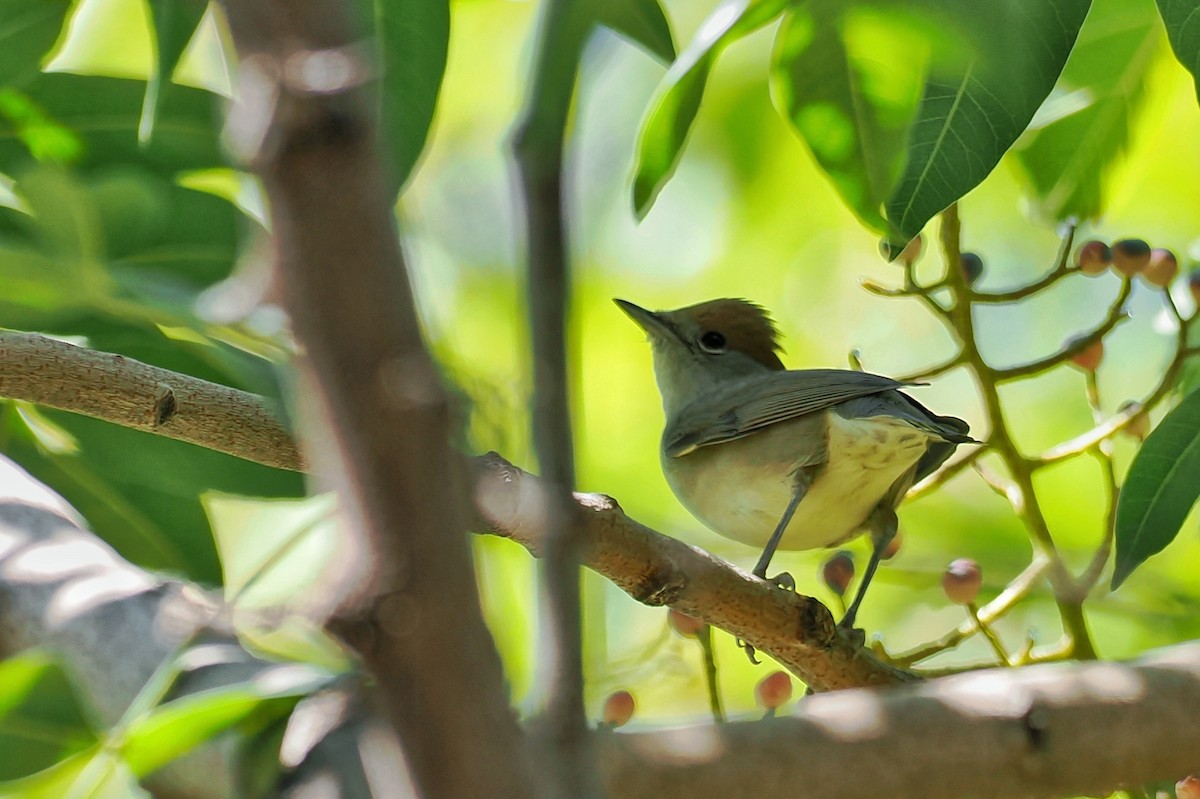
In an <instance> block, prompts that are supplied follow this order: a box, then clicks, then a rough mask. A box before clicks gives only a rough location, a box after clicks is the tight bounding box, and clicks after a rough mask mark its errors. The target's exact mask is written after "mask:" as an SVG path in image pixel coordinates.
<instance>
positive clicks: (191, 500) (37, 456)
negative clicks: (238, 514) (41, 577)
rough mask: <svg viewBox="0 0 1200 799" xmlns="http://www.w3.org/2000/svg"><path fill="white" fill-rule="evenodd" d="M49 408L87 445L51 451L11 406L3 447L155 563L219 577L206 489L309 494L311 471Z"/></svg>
mask: <svg viewBox="0 0 1200 799" xmlns="http://www.w3.org/2000/svg"><path fill="white" fill-rule="evenodd" d="M5 407H8V408H10V409H11V407H12V406H11V405H7V406H5ZM42 413H43V414H44V415H45V416H46V417H47V418H49V419H50V420H51V421H53V422H54V424H55V425H57V426H59V427H61V428H62V429H63V430H65V431H66V432H67V433H68V434H70V435H71V436H72V437H74V438H75V439H76V440H77V441H78V442H79V452H78V454H74V455H72V454H64V453H59V452H52V451H48V450H46V449H45V448H43V447H42V446H41V445H40V443H39V441H38V439H37V438H36V437H35V436H34V435H33V433H31V432H30V431H29V429H28V428H27V427H26V426H25V423H24V421H23V420H22V418H21V417H20V416H18V415H17V414H16V413H14V412H11V411H9V412H7V413H5V414H3V415H2V416H0V420H2V421H3V424H0V451H2V452H4V453H5V454H6V455H8V456H9V457H11V458H12V459H13V460H15V461H17V462H18V463H20V464H21V465H22V466H23V467H24V468H25V469H27V470H29V472H30V473H31V474H32V475H33V476H34V477H36V478H37V479H39V480H41V481H42V482H45V483H47V484H48V485H50V486H53V488H54V489H55V490H56V491H58V492H59V493H60V494H62V495H63V496H64V497H65V498H66V499H67V501H68V502H70V503H71V505H73V506H74V507H75V508H77V509H78V510H79V512H80V513H81V514H83V516H84V518H86V519H87V520H88V523H89V524H90V525H91V527H92V529H94V530H95V531H96V533H97V534H98V535H100V537H101V538H103V539H104V540H105V541H107V542H108V543H109V544H110V545H112V546H113V547H114V548H115V549H116V550H117V551H118V552H119V553H120V554H121V555H122V556H123V557H125V558H126V559H128V560H130V561H132V562H134V563H137V564H139V565H141V566H144V567H146V568H152V569H168V570H171V571H174V572H177V573H179V574H182V575H184V576H186V577H189V578H191V579H194V580H197V581H200V582H203V583H207V584H210V585H218V584H220V580H221V572H220V563H219V560H218V558H217V553H216V548H215V546H214V544H213V539H212V533H211V531H210V528H209V525H208V520H207V518H206V516H205V515H204V509H203V507H202V505H201V503H200V497H201V495H202V494H204V493H205V492H206V491H211V490H217V491H224V492H228V493H233V492H235V491H244V492H247V493H252V494H255V495H258V496H299V495H302V494H303V493H304V481H303V477H302V476H301V475H298V474H295V473H290V472H284V471H280V470H278V469H270V468H267V467H265V466H260V465H258V464H254V463H250V462H248V461H242V460H239V459H237V458H233V457H230V456H228V455H223V454H221V453H219V452H213V451H211V450H206V449H204V448H202V447H196V446H192V445H190V444H185V443H183V442H179V441H172V440H171V439H167V438H163V437H161V436H155V435H152V434H149V433H142V432H140V431H137V430H129V429H127V428H123V427H119V426H117V425H112V424H108V423H107V422H102V421H99V420H97V419H89V418H87V417H84V416H75V415H72V414H67V413H62V412H58V411H50V410H44V411H43V412H42Z"/></svg>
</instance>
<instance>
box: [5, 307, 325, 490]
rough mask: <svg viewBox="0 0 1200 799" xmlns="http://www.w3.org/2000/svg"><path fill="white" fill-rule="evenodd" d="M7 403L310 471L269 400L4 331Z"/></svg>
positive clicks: (33, 335)
mask: <svg viewBox="0 0 1200 799" xmlns="http://www.w3.org/2000/svg"><path fill="white" fill-rule="evenodd" d="M0 397H6V398H8V399H15V400H23V401H25V402H33V403H36V404H38V405H44V406H46V407H47V408H57V409H59V410H63V411H71V412H72V413H80V414H83V415H84V416H91V417H93V418H96V419H103V420H104V421H106V422H112V423H114V424H119V425H121V426H123V427H130V428H133V429H134V430H142V431H145V432H147V433H156V434H158V435H161V436H166V437H167V438H174V439H178V440H179V441H186V442H188V443H190V444H197V445H199V446H202V447H206V448H207V449H212V450H216V451H217V452H224V453H226V454H227V455H233V456H234V457H237V458H244V459H245V460H249V461H255V462H256V463H262V464H265V465H267V466H274V467H276V468H279V469H291V470H293V471H303V470H304V460H303V458H302V457H301V455H300V453H299V451H298V450H297V449H296V442H295V441H294V440H293V439H292V435H291V433H290V432H289V431H288V430H287V428H286V427H285V426H284V425H283V424H282V423H281V422H280V421H279V415H278V411H277V409H276V408H275V407H274V406H273V405H272V403H271V402H269V401H268V400H266V399H264V398H262V397H260V396H258V395H256V394H250V393H248V392H245V391H239V390H237V389H235V388H229V387H228V386H222V385H219V384H217V383H210V382H208V381H207V380H201V379H199V378H196V377H190V376H188V375H183V374H180V373H178V372H172V371H170V370H167V369H160V368H159V367H157V366H149V365H147V364H144V363H141V362H139V361H135V360H134V359H132V358H126V357H125V356H123V355H113V354H110V353H106V352H97V351H96V350H90V349H87V348H86V347H76V346H75V345H73V344H68V343H66V342H65V341H58V340H57V339H52V338H48V337H46V336H40V335H38V334H36V333H19V332H16V331H9V330H0Z"/></svg>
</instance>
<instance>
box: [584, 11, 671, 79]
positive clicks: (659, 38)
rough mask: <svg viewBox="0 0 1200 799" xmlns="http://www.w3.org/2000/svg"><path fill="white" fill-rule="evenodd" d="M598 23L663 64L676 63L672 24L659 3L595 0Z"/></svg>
mask: <svg viewBox="0 0 1200 799" xmlns="http://www.w3.org/2000/svg"><path fill="white" fill-rule="evenodd" d="M593 6H594V13H595V15H596V20H597V21H598V22H599V23H600V24H601V25H603V26H604V27H606V28H610V29H611V30H613V31H614V32H616V33H619V34H620V35H622V36H624V37H625V38H627V39H629V40H630V41H631V42H634V43H635V44H638V45H640V46H641V47H642V48H643V49H645V51H646V52H647V53H650V55H652V56H654V57H655V58H657V59H658V60H659V61H662V62H663V63H666V64H669V63H670V62H672V61H674V60H675V40H674V39H673V38H672V36H671V23H670V22H668V21H667V15H666V13H665V12H664V11H663V8H662V6H661V5H660V4H659V2H658V0H596V2H595V3H593Z"/></svg>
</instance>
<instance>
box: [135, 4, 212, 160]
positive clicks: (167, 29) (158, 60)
mask: <svg viewBox="0 0 1200 799" xmlns="http://www.w3.org/2000/svg"><path fill="white" fill-rule="evenodd" d="M207 7H208V3H207V2H205V0H147V2H146V10H147V13H148V14H149V16H150V23H151V30H152V31H153V34H154V36H153V41H154V66H153V68H152V70H151V72H150V78H149V80H147V81H146V97H145V100H144V101H143V103H142V116H141V120H140V122H139V123H138V141H139V142H141V143H143V144H145V143H146V142H149V141H150V137H151V136H152V135H153V133H154V122H155V119H156V117H157V115H158V106H159V102H160V100H161V98H162V95H163V93H164V92H165V91H166V86H167V85H168V84H169V83H170V82H171V75H172V74H173V73H174V72H175V67H176V66H178V64H179V59H180V58H182V57H183V51H184V50H185V49H186V48H187V45H188V42H190V41H191V40H192V34H194V33H195V32H196V26H197V25H199V24H200V20H201V18H203V16H204V10H205V9H206V8H207Z"/></svg>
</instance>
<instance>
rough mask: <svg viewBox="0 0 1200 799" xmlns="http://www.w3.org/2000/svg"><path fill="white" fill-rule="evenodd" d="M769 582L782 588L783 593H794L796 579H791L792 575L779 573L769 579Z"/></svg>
mask: <svg viewBox="0 0 1200 799" xmlns="http://www.w3.org/2000/svg"><path fill="white" fill-rule="evenodd" d="M771 582H772V583H773V584H774V585H776V586H777V587H779V588H782V589H783V590H784V591H791V592H792V593H795V592H796V578H794V577H792V575H790V574H788V573H787V572H780V573H779V574H777V575H775V576H774V577H772V578H771Z"/></svg>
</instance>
